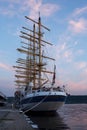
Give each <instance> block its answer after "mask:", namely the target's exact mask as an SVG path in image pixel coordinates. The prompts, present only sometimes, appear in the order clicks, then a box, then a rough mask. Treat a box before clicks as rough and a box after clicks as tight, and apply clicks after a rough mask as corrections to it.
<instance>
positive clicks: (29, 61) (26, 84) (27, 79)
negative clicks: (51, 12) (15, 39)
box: [14, 16, 67, 113]
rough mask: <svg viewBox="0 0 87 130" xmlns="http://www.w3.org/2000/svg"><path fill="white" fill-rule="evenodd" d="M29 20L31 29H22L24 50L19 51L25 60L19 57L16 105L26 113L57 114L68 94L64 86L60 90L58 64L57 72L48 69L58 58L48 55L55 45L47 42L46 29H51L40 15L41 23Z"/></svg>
mask: <svg viewBox="0 0 87 130" xmlns="http://www.w3.org/2000/svg"><path fill="white" fill-rule="evenodd" d="M25 18H26V19H27V20H28V22H30V23H31V28H28V27H22V31H21V34H20V37H21V39H22V41H21V47H20V48H17V51H18V52H19V53H21V54H20V55H22V58H18V59H17V61H16V64H17V65H16V66H14V68H15V71H16V74H15V77H16V81H15V82H16V85H17V91H16V92H15V99H16V101H15V102H16V104H17V103H18V104H19V105H20V109H21V110H22V111H23V112H24V113H27V112H29V111H57V110H58V109H59V108H60V107H61V106H62V105H63V104H64V103H65V99H66V97H67V94H66V91H65V86H64V85H63V86H62V87H60V86H59V85H56V83H55V78H56V65H55V64H54V65H53V71H51V70H49V68H50V67H48V63H50V65H51V62H54V61H55V59H54V58H52V57H49V56H48V54H47V55H46V52H45V48H46V46H47V45H48V46H52V43H50V42H48V41H46V40H44V35H45V34H44V32H43V30H46V31H50V29H48V28H47V27H46V26H44V25H43V24H42V23H41V18H40V16H39V18H38V20H37V21H35V20H33V19H31V18H29V17H27V16H25ZM50 75H51V76H50ZM50 78H51V79H50Z"/></svg>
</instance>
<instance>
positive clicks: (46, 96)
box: [21, 92, 66, 113]
mask: <svg viewBox="0 0 87 130" xmlns="http://www.w3.org/2000/svg"><path fill="white" fill-rule="evenodd" d="M65 99H66V94H65V93H64V92H42V93H37V94H30V95H28V96H26V97H24V98H23V99H22V100H21V110H22V111H23V112H25V113H27V112H29V111H57V110H58V109H59V108H60V107H61V106H62V105H63V104H64V103H65Z"/></svg>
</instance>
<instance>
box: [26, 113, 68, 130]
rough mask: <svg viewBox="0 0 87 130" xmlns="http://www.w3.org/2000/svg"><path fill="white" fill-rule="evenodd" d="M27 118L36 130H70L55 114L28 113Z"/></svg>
mask: <svg viewBox="0 0 87 130" xmlns="http://www.w3.org/2000/svg"><path fill="white" fill-rule="evenodd" d="M28 117H29V118H30V120H31V126H32V127H33V128H34V129H37V130H70V129H69V127H68V126H67V125H66V124H65V123H64V121H63V118H61V117H60V115H59V114H58V113H57V112H49V113H29V114H28Z"/></svg>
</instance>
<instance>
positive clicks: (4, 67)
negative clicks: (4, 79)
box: [0, 63, 13, 71]
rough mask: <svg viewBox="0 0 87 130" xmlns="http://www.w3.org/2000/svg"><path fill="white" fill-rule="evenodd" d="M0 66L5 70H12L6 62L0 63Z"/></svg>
mask: <svg viewBox="0 0 87 130" xmlns="http://www.w3.org/2000/svg"><path fill="white" fill-rule="evenodd" d="M0 68H1V69H5V70H10V71H11V70H13V68H12V67H11V66H9V65H7V64H3V63H0Z"/></svg>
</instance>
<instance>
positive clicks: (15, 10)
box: [0, 0, 60, 18]
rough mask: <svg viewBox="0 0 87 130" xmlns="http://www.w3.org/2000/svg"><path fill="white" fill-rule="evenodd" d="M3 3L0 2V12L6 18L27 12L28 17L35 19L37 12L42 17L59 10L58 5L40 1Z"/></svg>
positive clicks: (10, 0) (22, 0) (11, 0)
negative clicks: (0, 4)
mask: <svg viewBox="0 0 87 130" xmlns="http://www.w3.org/2000/svg"><path fill="white" fill-rule="evenodd" d="M4 2H6V5H4ZM4 2H3V1H1V3H2V6H1V7H0V12H1V14H2V15H7V16H15V15H16V16H18V15H19V16H20V14H22V13H24V12H26V11H27V13H28V14H29V16H30V17H33V18H36V17H37V15H38V13H39V12H41V15H42V16H50V15H52V14H53V13H54V12H55V11H57V10H59V9H60V7H59V5H56V4H53V3H52V4H51V3H49V2H48V3H46V4H45V3H43V1H42V0H17V1H14V0H5V1H4Z"/></svg>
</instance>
